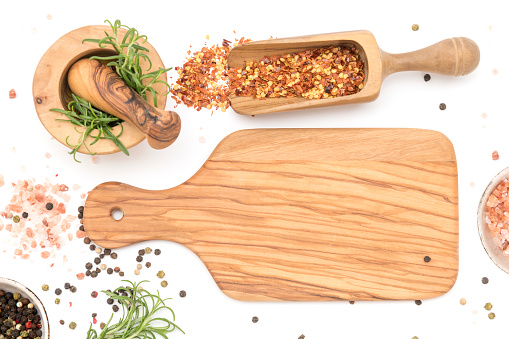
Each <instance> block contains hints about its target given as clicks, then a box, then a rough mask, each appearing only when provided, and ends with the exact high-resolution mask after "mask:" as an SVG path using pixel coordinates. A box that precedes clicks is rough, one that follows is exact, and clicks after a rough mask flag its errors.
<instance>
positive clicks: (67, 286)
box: [64, 282, 71, 290]
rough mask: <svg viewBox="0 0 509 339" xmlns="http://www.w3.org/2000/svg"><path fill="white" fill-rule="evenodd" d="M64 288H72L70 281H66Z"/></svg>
mask: <svg viewBox="0 0 509 339" xmlns="http://www.w3.org/2000/svg"><path fill="white" fill-rule="evenodd" d="M64 288H65V289H66V290H68V289H70V288H71V284H69V283H68V282H66V283H65V284H64Z"/></svg>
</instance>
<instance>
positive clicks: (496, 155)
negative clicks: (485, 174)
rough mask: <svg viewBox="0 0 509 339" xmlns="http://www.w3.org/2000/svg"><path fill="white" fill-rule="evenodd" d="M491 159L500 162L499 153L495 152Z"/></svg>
mask: <svg viewBox="0 0 509 339" xmlns="http://www.w3.org/2000/svg"><path fill="white" fill-rule="evenodd" d="M491 158H492V159H493V160H498V158H500V156H499V155H498V152H497V151H493V153H491Z"/></svg>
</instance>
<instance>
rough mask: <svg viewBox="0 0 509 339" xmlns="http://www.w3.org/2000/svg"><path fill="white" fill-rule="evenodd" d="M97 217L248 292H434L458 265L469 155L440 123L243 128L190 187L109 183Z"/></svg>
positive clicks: (89, 214)
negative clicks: (187, 256) (429, 126)
mask: <svg viewBox="0 0 509 339" xmlns="http://www.w3.org/2000/svg"><path fill="white" fill-rule="evenodd" d="M115 209H120V210H122V211H123V214H124V215H123V218H122V219H121V220H119V221H117V220H114V219H113V217H112V216H111V214H112V211H113V210H115ZM84 226H85V230H86V232H87V234H88V236H89V237H90V238H91V239H92V240H93V241H94V242H95V243H96V244H98V245H100V246H103V247H106V248H117V247H122V246H126V245H129V244H132V243H136V242H140V241H144V240H150V239H166V240H170V241H174V242H177V243H180V244H182V245H184V246H186V247H187V248H189V249H190V250H191V251H193V252H194V253H196V254H197V255H198V256H199V257H200V259H201V260H202V261H203V263H204V264H205V265H206V267H207V269H208V270H209V271H210V273H211V274H212V277H213V278H214V280H215V281H216V283H217V285H218V286H219V288H220V289H221V290H222V291H223V292H224V293H225V294H226V295H228V296H230V297H232V298H234V299H238V300H300V301H303V300H373V299H426V298H432V297H436V296H439V295H442V294H444V293H446V292H447V291H449V290H450V289H451V287H452V286H453V285H454V282H455V280H456V276H457V272H458V178H457V168H456V158H455V154H454V149H453V146H452V144H451V142H450V141H449V140H448V139H447V138H446V137H445V136H444V135H442V134H441V133H439V132H434V131H428V130H418V129H258V130H244V131H239V132H235V133H233V134H231V135H229V136H228V137H226V138H225V139H224V140H223V141H222V142H221V143H220V144H219V145H218V146H217V148H216V149H215V151H214V152H213V153H212V155H211V156H210V157H209V159H208V160H207V161H206V162H205V164H204V165H203V166H202V168H201V169H200V170H199V171H198V172H197V173H196V174H195V175H194V176H193V177H192V178H191V179H189V180H188V181H186V182H185V183H183V184H181V185H180V186H178V187H174V188H171V189H166V190H160V191H147V190H142V189H139V188H136V187H132V186H129V185H126V184H123V183H118V182H108V183H104V184H101V185H99V186H97V187H96V188H95V189H94V190H92V191H91V192H90V194H89V196H88V198H87V201H86V204H85V212H84ZM428 259H430V260H428ZM184 273H185V272H183V274H184Z"/></svg>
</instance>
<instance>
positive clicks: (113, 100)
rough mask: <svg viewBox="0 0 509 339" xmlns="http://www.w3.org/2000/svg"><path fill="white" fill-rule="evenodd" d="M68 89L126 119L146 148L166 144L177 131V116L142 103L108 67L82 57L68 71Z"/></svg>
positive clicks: (178, 127) (160, 146) (173, 137)
mask: <svg viewBox="0 0 509 339" xmlns="http://www.w3.org/2000/svg"><path fill="white" fill-rule="evenodd" d="M68 82H69V88H70V89H71V91H72V92H73V93H74V94H76V95H77V96H79V97H81V98H83V99H85V100H87V101H89V102H90V103H91V104H92V105H93V106H95V107H97V108H98V109H100V110H102V111H105V112H107V113H110V114H112V115H114V116H116V117H118V118H120V119H122V120H125V121H129V122H130V123H132V124H133V125H135V126H136V127H137V128H138V129H139V130H140V131H142V132H143V133H144V134H145V136H146V138H147V141H148V144H149V145H150V147H152V148H155V149H162V148H165V147H168V146H170V145H171V144H172V143H173V142H174V141H175V140H176V139H177V137H178V135H179V133H180V117H179V115H178V114H177V113H175V112H172V111H163V110H161V109H158V108H156V107H154V106H152V105H150V104H149V103H148V102H146V101H145V100H144V99H143V98H142V97H141V96H140V95H139V94H138V93H136V92H135V91H134V90H133V89H132V88H131V87H129V86H128V85H127V84H126V83H125V82H124V81H123V80H122V79H120V78H119V77H118V76H117V74H116V73H115V72H114V71H113V70H112V69H111V68H109V67H108V66H106V65H103V64H102V63H101V62H100V61H98V60H90V59H82V60H79V61H78V62H76V63H75V64H74V65H73V66H72V67H71V68H70V70H69V73H68Z"/></svg>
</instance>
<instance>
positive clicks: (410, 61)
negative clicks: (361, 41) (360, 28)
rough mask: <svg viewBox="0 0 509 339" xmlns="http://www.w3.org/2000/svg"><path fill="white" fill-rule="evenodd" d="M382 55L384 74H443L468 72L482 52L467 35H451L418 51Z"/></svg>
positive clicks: (455, 74)
mask: <svg viewBox="0 0 509 339" xmlns="http://www.w3.org/2000/svg"><path fill="white" fill-rule="evenodd" d="M380 52H381V54H382V66H383V77H384V78H385V77H387V76H389V75H390V74H392V73H396V72H404V71H422V72H429V73H437V74H443V75H454V76H460V75H467V74H469V73H471V72H473V71H474V70H475V69H476V67H477V65H478V64H479V59H480V52H479V47H478V46H477V44H476V43H475V42H473V41H472V40H470V39H468V38H463V37H462V38H451V39H446V40H442V41H440V42H437V43H436V44H434V45H431V46H429V47H426V48H423V49H420V50H418V51H414V52H409V53H403V54H390V53H387V52H384V51H380Z"/></svg>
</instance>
